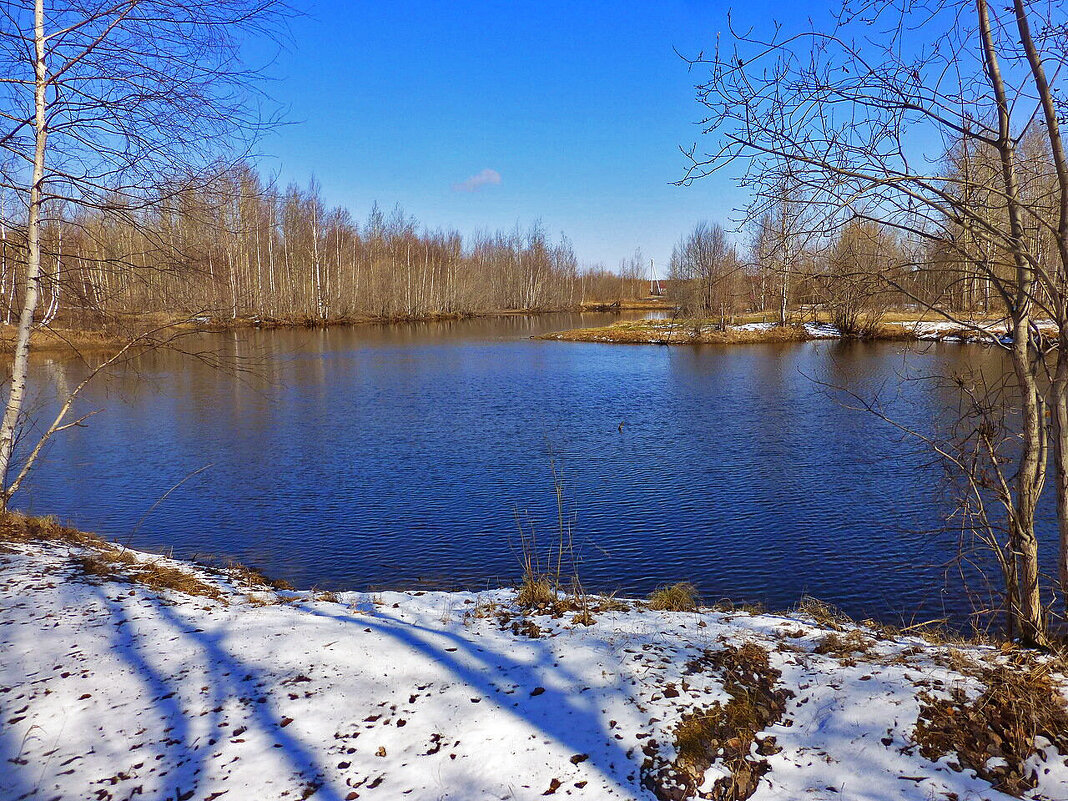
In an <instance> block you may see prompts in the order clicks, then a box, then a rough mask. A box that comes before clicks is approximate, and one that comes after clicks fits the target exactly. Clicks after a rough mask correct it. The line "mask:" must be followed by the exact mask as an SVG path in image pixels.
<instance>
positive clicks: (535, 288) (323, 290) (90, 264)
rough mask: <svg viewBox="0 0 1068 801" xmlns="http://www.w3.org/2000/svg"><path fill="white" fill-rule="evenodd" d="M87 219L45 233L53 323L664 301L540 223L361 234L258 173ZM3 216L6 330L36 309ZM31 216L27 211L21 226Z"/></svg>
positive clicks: (390, 227)
mask: <svg viewBox="0 0 1068 801" xmlns="http://www.w3.org/2000/svg"><path fill="white" fill-rule="evenodd" d="M157 192H158V196H156V197H151V198H146V199H145V202H144V203H141V204H134V203H131V202H130V201H129V199H128V198H127V199H126V200H124V201H122V202H120V201H118V200H116V202H115V203H114V204H110V205H106V206H103V207H97V208H94V209H89V210H86V209H84V208H81V207H75V206H72V205H67V204H59V203H53V204H51V205H50V206H49V207H48V208H47V210H46V214H45V222H44V229H43V261H44V264H43V270H44V274H43V278H42V295H43V304H42V305H43V308H44V309H45V311H44V312H43V315H42V317H43V322H44V323H45V324H48V323H51V322H53V321H55V320H59V321H60V322H62V323H64V324H71V325H77V326H92V325H97V324H99V323H101V322H102V321H105V320H107V319H111V318H114V317H116V316H121V315H128V314H138V315H144V314H177V315H195V314H208V315H211V316H213V317H216V318H223V319H225V318H231V319H238V318H248V317H260V318H268V319H277V320H284V321H291V322H306V323H309V324H314V323H316V322H328V321H339V320H347V319H362V318H382V319H402V318H424V317H434V316H445V315H459V314H470V313H478V312H486V311H496V310H549V309H562V308H572V307H577V306H579V305H580V304H582V303H583V302H591V301H593V302H599V303H611V302H614V301H617V300H623V299H629V298H639V297H643V296H645V295H647V294H648V292H649V284H648V281H647V271H646V269H645V267H644V264H643V260H642V258H641V256H640V254H636V255H635V256H634V257H633V258H631V259H628V260H625V261H624V262H623V263H621V265H620V266H619V269H617V270H609V269H606V268H604V267H601V266H597V267H593V268H585V269H584V268H580V267H579V264H578V260H577V259H576V256H575V253H574V250H573V248H572V246H571V243H570V241H569V240H568V239H567V238H566V236H564V235H563V234H561V235H560V236H559V238H556V239H553V238H550V236H549V235H548V234H547V233H546V231H545V230H544V228H543V227H542V226H541V224H540V223H534V224H532V225H531V226H530V227H529V228H527V229H526V230H522V229H520V228H519V227H517V228H516V229H514V230H512V231H508V232H494V233H487V234H476V235H475V236H473V237H468V238H465V237H464V236H463V235H461V234H460V233H459V232H457V231H441V230H427V229H426V228H424V227H422V226H421V225H420V224H419V222H418V221H416V220H415V219H413V218H411V217H409V216H407V215H405V214H404V213H403V212H402V211H401V210H400V209H399V208H396V209H394V210H392V211H391V212H389V213H385V212H383V211H382V210H381V209H380V208H379V207H378V206H377V205H375V206H373V207H372V208H371V210H370V212H369V214H368V215H367V218H366V220H364V221H363V222H357V221H356V220H355V219H354V217H353V215H352V214H351V213H350V212H349V210H348V209H345V208H340V207H334V208H329V207H327V205H326V204H325V203H324V201H323V198H322V193H321V189H320V186H319V184H317V183H316V182H315V181H312V182H311V184H310V185H309V186H307V187H306V188H300V187H298V186H295V185H291V186H289V187H288V188H286V189H284V190H280V189H279V188H277V187H276V186H274V185H273V184H272V183H270V182H267V181H264V180H263V178H262V177H261V176H260V175H259V174H258V173H257V171H256V170H255V169H254V168H253V167H251V166H250V165H248V164H242V165H240V166H239V167H238V168H237V169H231V170H227V171H225V172H222V173H221V174H219V175H217V176H216V177H215V178H213V179H212V180H211V182H210V183H201V184H199V185H187V186H174V187H167V188H164V189H161V190H157ZM12 211H15V208H14V204H13V203H11V202H10V200H9V201H8V202H6V203H5V204H4V209H3V212H4V213H2V214H0V287H2V288H3V290H2V295H0V318H2V319H3V321H4V322H12V321H13V319H14V318H15V317H16V316H17V310H18V309H19V308H20V304H21V302H22V301H21V298H20V296H19V295H20V289H19V287H21V286H22V285H23V281H22V274H23V272H24V270H25V252H26V237H25V232H24V229H23V228H22V227H20V226H19V225H16V224H13V223H12V222H11V221H10V218H9V217H8V213H10V212H12ZM17 212H18V213H21V212H22V209H21V208H19V209H18V210H17Z"/></svg>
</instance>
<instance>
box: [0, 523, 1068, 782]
mask: <svg viewBox="0 0 1068 801" xmlns="http://www.w3.org/2000/svg"><path fill="white" fill-rule="evenodd" d="M86 554H88V555H89V556H90V560H89V561H86V559H85V558H84V557H85V556H86ZM92 557H93V553H92V546H91V545H85V544H70V543H64V542H47V543H27V542H14V543H7V544H3V545H0V610H2V611H0V653H2V662H0V712H2V720H3V728H2V729H0V798H2V799H4V800H5V801H7V799H21V798H48V799H52V798H71V799H75V798H77V799H82V798H85V799H89V798H93V799H101V801H103V800H105V799H129V798H141V797H144V798H158V799H205V800H206V799H215V798H224V799H296V798H305V797H309V796H310V797H313V798H316V799H354V798H381V799H482V798H486V799H491V798H499V799H511V798H516V799H522V798H535V797H539V798H540V797H542V796H544V795H556V796H570V797H575V798H588V799H601V798H620V799H639V798H641V799H652V798H656V797H657V796H659V797H661V798H676V797H683V796H682V795H681V793H682V792H683V790H684V789H685V788H686V781H685V777H686V772H687V771H688V770H689V771H691V772H692V771H693V770H698V771H701V772H702V773H703V780H702V781H701V782H700V783H699V784H700V788H699V790H700V792H703V793H705V794H706V796H707V797H724V796H723V795H722V794H720V795H717V794H716V793H717V792H720V793H721V792H722V787H723V786H724V785H723V784H722V783H721V784H720V785H719V786H720V788H721V789H720V790H717V789H716V788H717V785H716V781H717V779H724V780H727V779H729V778H730V776H731V775H732V771H737V770H739V766H741V768H742V769H744V770H747V771H749V774H748V775H751V776H752V777H753V778H752V782H753V786H755V788H756V789H755V793H753V795H752V798H754V799H831V798H835V799H838V798H848V799H947V800H948V799H958V800H962V799H976V798H984V799H987V798H988V799H999V798H1006V797H1008V796H1005V795H1003V794H1002V793H1000V792H997V791H996V790H994V789H993V788H992V785H991V783H990V782H988V781H985V780H983V779H981V778H979V777H977V775H976V774H975V772H974V771H971V770H969V769H967V768H965V769H964V770H960V769H959V768H960V767H961V765H960V759H959V758H958V757H957V756H956V755H953V754H946V755H944V756H940V757H937V758H932V759H929V758H927V757H925V756H924V755H923V753H921V752H923V751H926V750H927V748H924V747H921V746H920V745H919V744H918V743H917V742H916V725H917V720H918V719H919V718H920V717H921V708H923V707H924V706H925V705H928V706H929V705H931V704H935V703H937V702H939V699H941V701H942V702H944V703H949V701H950V700H951V699H952V697H953V693H954V691H955V690H960V691H962V693H963V696H964V697H966V698H975V697H976V696H977V694H978V693H979V692H980V691H981V685H980V681H979V679H978V678H977V677H976V676H977V674H976V673H975V672H974V671H973V670H972V669H971V668H969V667H968V666H969V665H970V666H972V667H973V668H977V667H978V666H980V665H983V664H995V663H1001V664H1005V663H1006V660H1007V659H1008V657H1007V656H1006V655H1005V654H1003V653H1002V652H1000V651H998V650H995V649H992V648H976V647H967V648H964V647H953V646H933V645H931V644H929V643H927V642H925V641H923V640H920V639H917V638H909V637H897V638H880V637H879V635H878V634H877V633H876V632H875V631H872V630H864V629H858V628H855V627H853V626H851V625H847V624H839V623H835V622H834V621H825V624H824V625H820V624H817V623H815V622H814V621H813V620H805V619H802V618H799V617H796V616H795V617H783V616H775V615H750V614H746V613H721V612H714V611H701V612H689V613H683V612H679V613H672V612H651V611H649V610H647V609H644V608H642V607H641V605H640V604H636V603H624V604H610V605H602V606H601V608H600V610H599V611H598V609H597V604H595V605H594V609H595V611H594V612H593V617H594V618H595V620H594V622H593V623H592V625H588V626H587V625H582V624H580V623H577V622H575V619H574V618H575V615H574V614H572V613H565V614H562V615H560V616H558V617H552V616H550V615H524V614H522V613H521V611H520V610H519V609H517V608H516V604H515V593H514V592H513V591H510V590H498V591H492V592H485V593H480V594H473V593H393V592H388V593H381V594H379V595H373V596H372V595H365V594H361V593H342V594H338V595H337V596H333V595H328V596H323V595H319V596H315V595H314V594H312V593H285V592H282V593H277V594H276V593H275V592H274V591H270V590H267V589H266V588H262V587H261V588H259V589H256V590H252V589H250V588H249V587H248V586H241V585H239V584H238V583H237V582H236V581H235V580H232V579H227V578H225V577H223V576H220V575H216V574H211V573H207V572H205V571H202V570H200V569H199V568H192V567H188V566H185V565H182V564H180V563H172V562H170V561H169V560H160V558H159V557H150V556H147V555H141V554H134V557H135V559H136V561H137V562H141V561H144V560H147V561H150V562H153V563H159V564H162V565H164V566H165V567H168V568H174V569H176V570H179V571H190V572H192V573H194V574H195V575H196V577H197V578H199V580H200V581H201V582H203V585H201V586H204V587H208V588H210V589H212V590H217V592H218V597H214V598H213V597H208V596H204V595H185V594H182V593H179V592H175V591H169V590H152V589H148V588H146V587H145V586H143V585H141V584H137V583H128V582H124V581H115V580H111V579H109V578H107V570H106V569H101V568H99V566H98V567H94V565H95V564H96V563H95V562H93V561H92ZM129 569H130V570H131V571H133V572H136V571H137V570H139V569H140V566H139V564H136V563H131V566H130V567H129ZM743 657H744V659H745V660H748V661H744V660H743ZM761 665H763V667H761ZM1055 678H1056V679H1057V680H1058V681H1059V680H1061V679H1063V677H1062V676H1060V675H1059V674H1055ZM761 688H763V689H765V690H768V691H769V692H768V693H766V694H762V693H763V690H762V689H761ZM747 693H748V694H751V697H749V696H747ZM925 694H926V695H925ZM743 696H745V697H743ZM776 698H777V699H780V700H781V703H782V708H781V709H778V708H776V704H777V703H778V701H776V700H775V699H776ZM742 701H746V702H751V706H752V707H753V710H755V711H754V712H753V714H754V715H755V716H756V717H757V718H758V719H760V720H764V721H774V722H771V723H769V724H768V725H767V726H766V728H764V730H763V731H759V732H758V733H757V734H756V736H755V738H751V739H752V742H751V747H750V739H746V738H745V736H744V734H741V733H740V734H739V736H738V737H737V738H736V740H737V741H734V740H733V739H732V740H727V741H722V742H721V743H720V745H721V747H722V748H723V753H722V754H718V749H716V748H714V747H713V748H712V749H711V750H710V751H709V754H708V762H710V763H711V764H710V765H702V764H700V759H699V758H697V759H696V765H695V756H694V755H695V753H697V752H696V751H695V750H694V743H695V738H696V741H700V742H698V743H697V744H698V745H701V746H702V747H705V746H708V745H709V742H711V739H712V738H714V736H715V734H714V732H713V731H712V730H713V729H714V728H715V727H714V726H709V727H706V728H705V729H702V728H701V727H700V726H697V725H696V724H699V723H702V722H703V721H718V723H717V725H720V726H721V727H722V725H726V724H727V723H731V722H732V721H734V720H735V719H736V718H738V719H740V718H739V716H737V715H735V716H731V715H728V716H726V717H723V716H720V717H716V715H715V714H714V713H715V711H716V710H717V709H718V710H722V709H728V710H730V709H735V710H737V709H738V708H739V707H738V706H735V707H732V706H731V704H734V703H737V704H741V703H742ZM717 704H718V706H717ZM925 714H928V717H929V722H930V725H934V724H933V722H931V721H933V718H932V717H931V716H930V714H929V713H925ZM687 722H688V724H689V726H690V727H689V729H686V730H687V731H690V732H691V733H693V732H696V734H694V736H692V737H690V738H689V739H688V740H687V739H686V738H684V737H682V736H681V735H680V732H682V731H683V727H680V725H679V724H680V723H687ZM962 725H963V724H962ZM702 732H703V733H702ZM702 738H704V739H702ZM1038 744H1039V745H1040V746H1041V747H1042V748H1041V749H1040V751H1041V753H1040V754H1037V755H1036V756H1035V757H1034V758H1033V759H1032V760H1031V762H1030V763H1029V765H1028V770H1029V771H1033V772H1034V773H1035V774H1036V777H1037V781H1038V785H1037V787H1036V788H1035V789H1034V790H1031V791H1028V795H1029V796H1031V797H1036V798H1038V797H1042V798H1050V799H1068V766H1066V764H1065V759H1064V757H1063V756H1062V755H1061V754H1060V753H1058V751H1057V750H1056V748H1055V747H1053V746H1052V745H1048V743H1047V741H1046V740H1040V741H1039V743H1038ZM739 747H741V750H742V751H743V752H744V753H742V754H741V755H740V756H739V755H735V756H736V758H734V759H733V760H732V759H730V758H729V756H730V754H731V752H732V749H738V748H739ZM680 749H681V750H682V751H683V753H679V751H680ZM687 749H688V750H687ZM698 750H699V749H698ZM991 759H992V760H995V763H994V764H993V765H988V766H987V767H990V769H991V770H994V771H995V772H996V770H997V767H998V766H997V763H996V759H997V757H994V756H992V757H991ZM743 763H744V764H743ZM706 767H707V771H706V770H705V768H706ZM691 789H692V788H691Z"/></svg>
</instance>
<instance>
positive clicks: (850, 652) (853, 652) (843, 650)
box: [813, 629, 875, 659]
mask: <svg viewBox="0 0 1068 801" xmlns="http://www.w3.org/2000/svg"><path fill="white" fill-rule="evenodd" d="M873 645H875V641H874V640H872V639H871V638H869V637H865V636H864V635H863V634H862V633H861V632H860V631H859V630H858V629H853V630H852V631H850V632H848V633H846V634H836V633H834V632H832V633H830V634H827V635H824V636H823V637H822V638H821V639H820V641H819V642H818V643H817V644H816V647H815V648H814V649H813V650H814V651H815V652H816V653H817V654H826V655H828V656H833V657H837V658H838V659H852V658H853V657H855V656H857V655H858V654H859V655H861V656H864V655H866V654H867V653H868V652H869V651H870V650H871V648H872V646H873Z"/></svg>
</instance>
